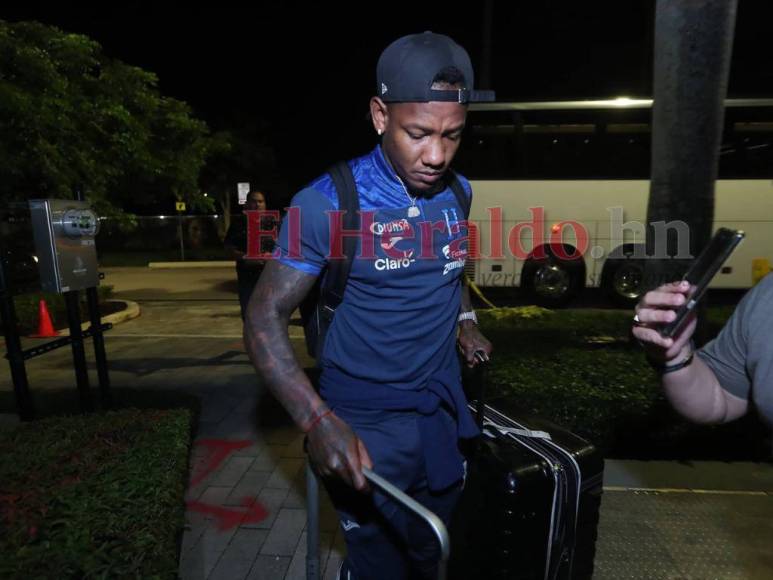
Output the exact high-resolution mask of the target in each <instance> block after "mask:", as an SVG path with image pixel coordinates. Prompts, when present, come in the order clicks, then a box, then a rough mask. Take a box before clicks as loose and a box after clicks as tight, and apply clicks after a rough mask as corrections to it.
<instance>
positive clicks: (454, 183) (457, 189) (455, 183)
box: [447, 169, 472, 219]
mask: <svg viewBox="0 0 773 580" xmlns="http://www.w3.org/2000/svg"><path fill="white" fill-rule="evenodd" d="M447 176H448V186H449V187H450V188H451V190H452V191H453V192H454V195H455V196H456V202H457V203H458V204H459V207H461V208H462V211H464V219H469V218H470V206H471V205H472V199H471V197H470V196H468V195H467V192H466V191H465V190H464V186H463V185H462V182H461V181H459V178H458V177H457V176H456V173H454V171H453V170H451V169H449V170H448V173H447Z"/></svg>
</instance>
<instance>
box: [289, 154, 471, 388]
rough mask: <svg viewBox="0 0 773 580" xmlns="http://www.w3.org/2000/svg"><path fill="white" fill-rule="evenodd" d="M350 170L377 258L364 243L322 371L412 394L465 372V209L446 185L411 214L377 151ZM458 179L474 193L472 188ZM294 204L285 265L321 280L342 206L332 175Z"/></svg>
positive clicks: (400, 188) (305, 191) (420, 201)
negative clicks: (460, 335) (445, 374)
mask: <svg viewBox="0 0 773 580" xmlns="http://www.w3.org/2000/svg"><path fill="white" fill-rule="evenodd" d="M349 166H350V167H351V169H352V173H353V175H354V178H355V183H356V184H357V190H358V192H359V196H360V210H361V211H362V212H373V213H372V223H371V224H370V228H369V229H370V232H371V239H372V240H373V242H372V248H373V252H372V254H371V255H370V256H367V255H363V243H362V240H358V244H357V245H358V249H357V257H356V258H355V260H354V262H353V265H352V270H351V274H350V276H349V280H348V283H347V286H346V292H345V295H344V301H343V303H342V304H341V305H340V306H339V307H338V309H337V310H336V313H335V317H334V318H333V323H332V325H331V327H330V329H329V330H328V333H327V337H326V339H325V347H324V352H323V353H322V355H321V360H320V363H321V364H320V366H321V367H322V369H323V371H324V369H325V368H334V369H337V370H339V371H341V372H344V373H346V374H348V375H350V376H352V377H353V378H356V379H360V380H365V381H369V382H375V383H380V384H382V385H385V386H388V387H391V388H395V389H408V390H414V389H416V388H419V387H420V386H421V385H423V384H425V383H426V382H427V380H428V378H429V377H430V376H431V375H432V374H433V373H435V372H438V371H441V370H451V369H453V370H455V371H456V372H458V361H457V357H456V326H457V320H456V318H457V316H458V314H459V304H460V285H459V278H460V276H461V275H462V272H463V267H464V261H465V258H466V256H467V241H466V236H467V229H466V227H465V226H464V224H463V223H460V222H463V220H464V219H465V218H464V210H463V209H462V208H461V207H459V205H458V203H457V201H456V197H455V196H454V193H453V191H452V190H451V189H450V188H446V189H445V190H444V191H441V192H439V193H437V194H435V195H433V196H432V197H431V198H424V197H420V198H418V199H416V206H417V207H418V209H419V212H418V213H419V215H417V216H416V217H409V215H408V213H409V208H410V206H411V201H410V199H409V197H408V195H407V194H406V192H405V190H404V189H403V186H402V185H401V183H400V181H398V179H397V176H396V175H395V173H394V171H393V170H392V168H391V166H390V165H389V164H388V163H387V161H386V159H385V158H384V155H383V152H382V150H381V147H380V146H379V147H376V148H375V149H374V150H373V151H372V152H370V153H369V154H368V155H365V156H363V157H360V158H358V159H354V160H352V161H350V162H349ZM459 179H460V181H461V182H462V184H463V186H464V188H465V191H466V192H467V193H468V195H471V192H470V185H469V182H468V181H467V180H466V179H464V178H462V177H461V176H459ZM291 207H296V208H299V214H300V228H292V227H290V226H289V225H288V223H287V222H288V220H289V214H288V215H286V216H285V218H284V221H283V223H282V227H281V230H280V234H279V241H278V246H279V248H280V251H281V257H280V258H279V261H280V262H281V263H282V264H285V265H287V266H290V267H293V268H297V269H299V270H302V271H304V272H308V273H309V274H313V275H318V274H320V273H321V272H323V270H324V268H325V264H326V262H327V259H328V256H329V255H330V244H331V242H330V227H331V225H330V223H331V222H330V214H329V213H328V212H330V211H333V210H337V209H338V198H337V192H336V190H335V186H334V185H333V182H332V179H331V178H330V176H329V175H328V174H325V175H323V176H322V177H320V178H318V179H317V180H315V181H314V182H312V183H311V184H310V185H309V186H308V187H306V188H305V189H303V190H302V191H300V192H299V193H298V194H297V195H295V197H294V198H293V200H292V203H291ZM363 222H364V223H367V222H368V220H367V219H363ZM296 223H297V222H296ZM422 223H423V225H422ZM291 230H293V232H291ZM298 234H299V235H300V244H299V245H296V246H295V249H296V250H297V249H300V255H301V257H300V258H297V257H290V256H289V255H288V254H289V253H290V249H291V248H290V246H291V243H292V240H289V236H290V235H295V236H296V238H297V237H298ZM295 244H298V240H296V241H295ZM368 245H369V244H368V243H367V242H366V243H365V250H366V253H367V250H368Z"/></svg>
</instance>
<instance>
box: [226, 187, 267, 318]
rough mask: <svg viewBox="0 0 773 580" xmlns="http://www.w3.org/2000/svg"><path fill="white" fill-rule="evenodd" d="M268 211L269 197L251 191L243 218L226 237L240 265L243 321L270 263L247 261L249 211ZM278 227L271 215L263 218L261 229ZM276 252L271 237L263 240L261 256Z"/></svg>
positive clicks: (240, 302)
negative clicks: (259, 280) (267, 199)
mask: <svg viewBox="0 0 773 580" xmlns="http://www.w3.org/2000/svg"><path fill="white" fill-rule="evenodd" d="M255 210H257V211H265V210H266V196H265V194H264V193H263V192H262V191H251V192H250V193H248V194H247V199H246V202H245V204H244V209H243V210H242V214H243V215H242V216H239V218H238V219H235V220H234V221H233V222H232V223H231V226H230V227H229V228H228V232H227V233H226V235H225V240H224V242H223V244H224V245H225V247H226V249H227V250H228V251H230V253H231V256H232V257H233V259H234V260H235V262H236V279H237V282H238V284H239V307H240V308H241V315H242V320H243V319H244V316H245V312H246V310H247V304H248V303H249V301H250V296H252V291H253V289H254V288H255V285H256V284H257V283H258V279H259V278H260V274H261V273H262V272H263V268H264V267H265V265H266V261H265V260H262V259H258V258H247V257H246V254H247V215H246V212H248V211H255ZM273 227H276V224H275V223H274V221H273V218H271V216H263V218H262V219H261V229H262V230H264V231H267V230H270V229H271V228H273ZM273 249H274V242H273V240H271V239H270V238H267V237H265V238H262V239H261V248H260V250H261V253H269V252H272V251H273Z"/></svg>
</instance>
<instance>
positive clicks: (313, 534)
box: [306, 459, 319, 580]
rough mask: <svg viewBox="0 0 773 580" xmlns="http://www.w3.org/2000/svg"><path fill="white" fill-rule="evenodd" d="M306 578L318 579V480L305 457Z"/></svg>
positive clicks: (310, 579) (307, 579)
mask: <svg viewBox="0 0 773 580" xmlns="http://www.w3.org/2000/svg"><path fill="white" fill-rule="evenodd" d="M306 580H319V482H318V481H317V476H316V474H315V473H314V470H313V469H312V468H311V463H310V462H309V460H308V459H306Z"/></svg>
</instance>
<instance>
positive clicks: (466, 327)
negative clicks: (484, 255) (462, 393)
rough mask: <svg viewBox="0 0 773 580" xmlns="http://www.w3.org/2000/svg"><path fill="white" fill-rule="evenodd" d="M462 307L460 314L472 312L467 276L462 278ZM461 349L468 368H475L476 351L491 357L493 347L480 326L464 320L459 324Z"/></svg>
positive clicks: (476, 362)
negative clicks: (479, 328)
mask: <svg viewBox="0 0 773 580" xmlns="http://www.w3.org/2000/svg"><path fill="white" fill-rule="evenodd" d="M461 302H462V305H461V306H462V307H461V310H460V312H470V311H472V299H471V298H470V287H469V286H468V284H467V276H462V300H461ZM458 341H459V348H460V349H461V351H462V355H463V356H464V359H465V360H466V361H467V366H469V367H473V366H475V365H476V364H478V362H479V361H478V359H476V358H475V351H478V350H482V351H484V352H485V353H486V356H487V357H488V356H490V355H491V351H492V350H493V347H492V346H491V343H490V342H489V341H488V340H487V339H486V337H485V336H483V334H482V333H481V332H480V330H478V325H477V324H475V323H474V322H473V321H472V320H462V321H461V322H460V323H459V338H458Z"/></svg>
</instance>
